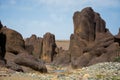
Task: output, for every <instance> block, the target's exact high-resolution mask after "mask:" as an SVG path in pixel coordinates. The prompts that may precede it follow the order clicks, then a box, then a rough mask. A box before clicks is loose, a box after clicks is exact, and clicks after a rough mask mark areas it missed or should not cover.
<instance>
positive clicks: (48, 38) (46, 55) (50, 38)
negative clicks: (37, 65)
mask: <svg viewBox="0 0 120 80" xmlns="http://www.w3.org/2000/svg"><path fill="white" fill-rule="evenodd" d="M42 49H43V50H42V55H41V59H42V60H44V61H45V62H48V63H49V62H52V61H53V58H54V55H55V54H56V52H55V49H56V43H55V36H54V35H53V34H51V33H46V34H45V35H44V36H43V48H42Z"/></svg>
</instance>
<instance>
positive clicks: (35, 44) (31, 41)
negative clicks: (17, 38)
mask: <svg viewBox="0 0 120 80" xmlns="http://www.w3.org/2000/svg"><path fill="white" fill-rule="evenodd" d="M25 46H26V50H27V51H28V52H29V53H31V54H32V55H33V56H35V57H37V58H41V54H42V46H43V39H42V38H40V37H37V36H36V35H32V36H31V37H30V38H27V39H26V40H25Z"/></svg>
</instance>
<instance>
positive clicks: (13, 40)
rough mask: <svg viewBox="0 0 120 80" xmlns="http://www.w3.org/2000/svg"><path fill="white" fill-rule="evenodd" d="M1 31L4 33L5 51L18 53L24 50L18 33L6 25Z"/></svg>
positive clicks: (23, 44) (22, 41) (21, 38)
mask: <svg viewBox="0 0 120 80" xmlns="http://www.w3.org/2000/svg"><path fill="white" fill-rule="evenodd" d="M1 32H2V33H3V34H4V35H6V51H7V52H11V53H14V54H18V53H21V52H24V51H25V50H24V49H25V43H24V40H23V37H22V35H21V34H20V33H18V32H17V31H15V30H12V29H9V28H7V27H3V28H2V29H1Z"/></svg>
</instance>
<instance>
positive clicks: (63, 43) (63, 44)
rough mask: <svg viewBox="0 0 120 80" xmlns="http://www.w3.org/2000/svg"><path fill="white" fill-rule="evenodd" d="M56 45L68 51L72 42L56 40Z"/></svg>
mask: <svg viewBox="0 0 120 80" xmlns="http://www.w3.org/2000/svg"><path fill="white" fill-rule="evenodd" d="M56 44H57V46H58V48H60V47H62V48H63V49H64V50H68V49H69V44H70V41H69V40H56Z"/></svg>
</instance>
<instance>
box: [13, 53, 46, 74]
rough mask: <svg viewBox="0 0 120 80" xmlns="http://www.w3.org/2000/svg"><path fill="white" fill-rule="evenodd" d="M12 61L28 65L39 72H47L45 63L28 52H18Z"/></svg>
mask: <svg viewBox="0 0 120 80" xmlns="http://www.w3.org/2000/svg"><path fill="white" fill-rule="evenodd" d="M21 59H22V60H21ZM14 62H15V63H16V64H18V65H23V66H26V67H30V68H32V69H34V70H37V71H39V72H42V73H46V72H47V68H46V66H45V63H44V62H43V61H42V60H40V59H38V58H35V57H34V56H32V55H28V54H24V53H22V54H18V55H17V57H16V59H15V60H14Z"/></svg>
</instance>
